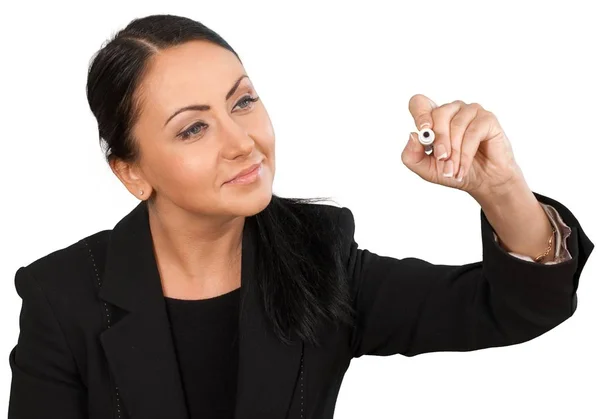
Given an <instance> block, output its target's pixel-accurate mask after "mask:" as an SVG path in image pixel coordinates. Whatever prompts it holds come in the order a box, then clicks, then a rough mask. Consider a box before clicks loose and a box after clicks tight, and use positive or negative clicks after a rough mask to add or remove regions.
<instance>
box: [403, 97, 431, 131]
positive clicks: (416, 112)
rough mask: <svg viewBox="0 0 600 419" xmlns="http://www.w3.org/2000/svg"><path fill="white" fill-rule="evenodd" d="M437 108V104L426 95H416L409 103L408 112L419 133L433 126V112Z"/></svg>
mask: <svg viewBox="0 0 600 419" xmlns="http://www.w3.org/2000/svg"><path fill="white" fill-rule="evenodd" d="M435 108H437V105H436V103H435V102H434V101H433V100H431V99H429V98H428V97H427V96H425V95H421V94H416V95H414V96H412V97H411V98H410V100H409V101H408V110H409V111H410V113H411V115H412V117H413V119H414V121H415V126H416V127H417V129H418V130H419V131H420V130H422V129H423V128H425V127H429V128H431V127H432V126H433V120H432V117H431V111H432V110H434V109H435Z"/></svg>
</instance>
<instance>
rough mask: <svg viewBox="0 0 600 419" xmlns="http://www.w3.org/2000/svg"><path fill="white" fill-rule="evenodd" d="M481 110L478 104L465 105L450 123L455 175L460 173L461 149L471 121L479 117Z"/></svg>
mask: <svg viewBox="0 0 600 419" xmlns="http://www.w3.org/2000/svg"><path fill="white" fill-rule="evenodd" d="M479 108H480V107H479V106H478V105H477V104H468V105H466V104H465V105H463V106H461V108H460V110H459V111H458V112H457V113H456V114H454V116H453V117H452V120H451V121H450V125H449V126H450V147H451V150H452V156H451V160H452V162H453V164H452V167H453V174H455V173H458V171H459V168H460V165H461V158H462V157H461V149H462V144H463V142H464V134H465V131H466V130H467V127H468V126H469V124H470V123H471V121H473V120H474V119H475V118H476V117H477V112H478V110H479Z"/></svg>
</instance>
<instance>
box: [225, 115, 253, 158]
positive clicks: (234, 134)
mask: <svg viewBox="0 0 600 419" xmlns="http://www.w3.org/2000/svg"><path fill="white" fill-rule="evenodd" d="M221 128H222V129H221V133H220V135H221V136H222V143H223V155H224V156H225V157H227V158H229V159H234V158H235V157H237V156H238V155H240V154H250V153H251V152H252V149H253V148H254V139H253V138H252V137H251V136H250V134H249V132H248V130H247V128H246V126H244V125H242V124H241V123H240V122H239V121H236V120H234V119H233V118H231V117H228V118H225V121H224V122H223V123H222V125H221Z"/></svg>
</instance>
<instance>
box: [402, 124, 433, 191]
mask: <svg viewBox="0 0 600 419" xmlns="http://www.w3.org/2000/svg"><path fill="white" fill-rule="evenodd" d="M417 138H418V134H417V133H416V132H411V133H410V136H409V138H408V143H406V146H405V147H404V150H403V151H402V163H404V165H405V166H406V167H408V168H409V169H410V170H411V171H413V172H415V173H416V174H417V175H419V176H421V177H422V178H423V179H425V180H431V179H432V174H431V173H429V172H430V170H431V167H432V165H431V163H430V161H429V160H430V159H431V158H432V157H431V156H428V155H427V154H426V153H425V147H424V146H423V144H421V143H420V142H419V140H418V139H417ZM433 167H435V165H433Z"/></svg>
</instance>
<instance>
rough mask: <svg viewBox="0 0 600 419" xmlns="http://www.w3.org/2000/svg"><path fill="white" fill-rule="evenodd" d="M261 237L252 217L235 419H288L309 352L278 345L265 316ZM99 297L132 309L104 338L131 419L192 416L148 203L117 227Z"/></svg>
mask: <svg viewBox="0 0 600 419" xmlns="http://www.w3.org/2000/svg"><path fill="white" fill-rule="evenodd" d="M256 233H257V232H256V223H255V219H254V217H248V218H246V222H245V225H244V232H243V241H242V278H241V292H240V311H239V354H238V357H239V358H238V359H239V362H238V382H237V401H236V411H235V418H236V419H250V418H257V417H260V418H263V419H268V418H277V419H281V418H285V417H287V412H288V408H289V406H290V402H291V399H292V394H293V391H294V386H295V382H296V378H297V375H298V371H299V368H300V360H301V355H302V354H303V349H304V347H303V344H302V343H301V342H296V343H294V344H293V345H285V344H283V343H281V342H279V341H278V340H277V339H276V337H275V335H274V334H273V333H272V331H271V329H270V328H269V327H268V324H267V321H266V318H265V317H264V316H263V311H262V308H261V306H260V298H259V295H258V292H257V289H256V286H255V276H256V275H260V273H259V272H258V273H257V272H255V266H256V264H255V255H256V238H257V234H256ZM99 297H100V298H101V299H102V300H103V301H106V302H108V303H111V304H113V305H115V306H118V307H120V308H121V309H124V310H125V314H124V316H123V317H121V318H120V319H119V320H117V319H114V320H112V319H111V322H110V325H109V328H107V329H106V330H105V331H104V332H102V333H101V335H100V341H101V344H102V347H103V349H104V351H105V354H106V357H107V360H108V364H109V368H110V371H111V374H113V376H114V379H115V382H116V385H117V387H118V391H119V395H120V398H121V401H122V405H124V409H125V410H126V411H127V412H128V413H129V415H130V418H131V419H141V418H144V419H159V418H160V419H162V418H166V417H168V418H171V419H186V418H188V412H187V408H186V404H185V399H184V391H183V386H182V382H181V377H180V374H179V369H178V364H177V358H176V352H175V347H174V344H173V340H172V336H171V330H170V325H169V319H168V315H167V310H166V306H165V301H164V295H163V291H162V286H161V281H160V275H159V272H158V267H157V264H156V259H155V257H154V247H153V243H152V236H151V232H150V226H149V222H148V208H147V205H146V201H142V202H141V203H140V204H138V205H137V206H136V207H135V208H134V209H133V210H132V211H131V212H130V213H129V214H128V215H126V216H125V217H124V218H123V219H122V220H121V221H119V222H118V223H117V225H116V226H115V228H114V229H113V230H112V233H111V236H110V239H109V243H108V249H107V258H106V264H105V267H104V273H103V280H102V288H101V289H100V292H99ZM122 408H123V407H122Z"/></svg>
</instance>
